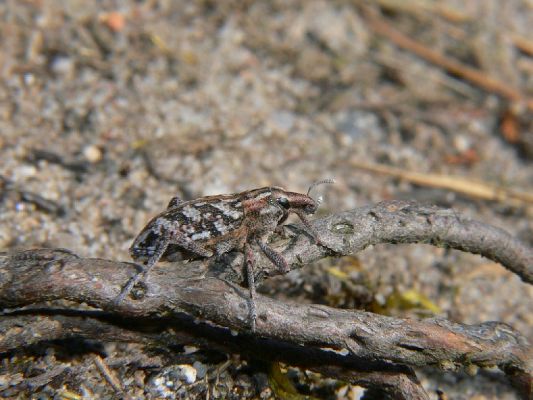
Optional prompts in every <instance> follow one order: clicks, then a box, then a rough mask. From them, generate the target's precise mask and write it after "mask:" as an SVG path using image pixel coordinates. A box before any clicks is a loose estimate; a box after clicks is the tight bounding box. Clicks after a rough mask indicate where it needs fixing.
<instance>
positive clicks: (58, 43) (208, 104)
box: [0, 0, 533, 399]
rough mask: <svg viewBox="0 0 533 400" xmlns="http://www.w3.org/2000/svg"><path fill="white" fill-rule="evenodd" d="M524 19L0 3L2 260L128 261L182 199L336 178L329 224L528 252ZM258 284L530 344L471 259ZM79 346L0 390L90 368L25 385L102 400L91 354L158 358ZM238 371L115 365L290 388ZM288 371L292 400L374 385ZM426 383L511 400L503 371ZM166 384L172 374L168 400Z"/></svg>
mask: <svg viewBox="0 0 533 400" xmlns="http://www.w3.org/2000/svg"><path fill="white" fill-rule="evenodd" d="M531 27H533V2H532V1H531V0H508V1H505V2H501V1H497V0H469V1H456V0H448V1H431V0H378V1H373V2H371V1H362V0H352V1H342V0H338V1H325V0H324V1H314V0H313V1H303V0H299V1H298V0H295V1H289V2H288V1H252V0H247V1H220V2H218V1H208V0H204V1H170V0H166V1H165V0H161V1H157V0H152V1H127V0H116V1H98V2H95V1H84V0H69V1H66V2H61V1H46V0H40V1H38V0H36V1H29V0H27V1H15V0H12V1H2V2H0V46H1V51H0V73H1V83H0V189H1V191H0V249H4V250H9V249H14V248H32V247H64V248H68V249H71V250H73V251H74V252H76V253H78V254H79V255H83V256H90V257H104V258H110V259H120V260H130V258H129V255H128V251H127V249H128V247H129V245H130V243H131V240H132V239H133V238H134V237H135V236H136V234H137V233H138V232H139V231H140V229H141V228H142V227H143V226H144V224H145V223H146V222H147V221H148V220H149V219H150V218H151V217H152V216H154V215H155V214H157V213H158V212H160V211H161V210H163V209H164V208H165V207H166V205H167V203H168V201H169V199H170V198H171V197H172V196H174V195H176V194H177V195H179V196H181V197H182V198H184V199H193V198H196V197H200V196H203V195H210V194H221V193H232V192H237V191H242V190H246V189H251V188H256V187H261V186H266V185H278V186H283V187H285V188H287V189H288V190H292V191H299V192H305V191H306V190H307V188H308V186H309V185H310V184H311V183H312V182H313V181H316V180H319V179H323V178H335V179H336V181H337V184H336V185H333V186H327V187H326V186H323V187H321V188H320V189H319V191H320V193H321V194H323V195H324V198H325V201H324V203H323V205H322V206H321V209H320V212H319V215H320V214H321V215H325V214H330V213H334V212H338V211H342V210H346V209H350V208H354V207H357V206H362V205H366V204H369V203H375V202H378V201H381V200H387V199H414V200H417V201H421V202H425V203H431V204H437V205H441V206H445V207H453V208H454V209H456V210H457V211H458V212H460V213H462V214H464V215H467V216H469V217H471V218H474V219H477V220H479V221H483V222H486V223H490V224H493V225H496V226H498V227H501V228H504V229H505V230H507V231H509V232H511V233H512V234H513V235H515V236H517V237H520V238H521V239H522V240H523V241H525V242H527V243H529V244H530V245H532V244H533V221H532V218H531V216H532V215H533V168H532V159H533V35H532V29H531ZM260 291H261V292H263V293H266V294H268V295H270V296H275V297H278V298H280V299H286V300H289V301H297V302H315V303H321V304H328V305H331V306H335V307H341V308H361V309H367V310H370V311H374V312H380V313H384V314H389V315H396V316H415V317H418V318H419V317H426V316H435V315H438V316H443V317H446V318H449V319H452V320H456V321H460V322H464V323H477V322H482V321H487V320H498V321H503V322H506V323H509V324H511V325H513V326H514V327H515V328H517V329H519V330H521V332H522V333H524V334H525V335H526V336H528V335H529V337H533V312H532V310H533V290H532V288H531V287H528V286H527V285H526V284H524V283H522V282H521V281H520V280H519V279H518V278H517V277H516V276H513V275H512V274H511V273H509V272H507V271H506V270H505V269H504V268H502V267H501V266H500V265H498V264H495V263H493V262H490V261H488V260H486V259H483V258H481V257H479V256H475V255H471V254H466V253H461V252H458V251H450V250H446V249H441V248H436V247H432V246H427V245H422V244H420V245H409V246H393V245H387V246H385V245H380V246H375V247H373V248H370V249H367V250H365V251H363V252H361V253H359V254H357V255H356V256H354V257H349V258H343V259H338V260H324V261H323V262H320V263H319V264H317V265H313V266H308V267H306V268H304V269H302V270H300V271H294V272H292V273H291V274H289V275H288V276H284V277H277V278H274V279H271V280H269V281H268V282H266V283H265V284H264V285H263V287H262V288H261V289H260ZM67 350H68V346H67V348H66V347H64V346H63V347H62V346H50V347H44V348H43V349H41V350H39V351H37V353H36V354H30V355H28V354H27V352H24V353H21V354H18V355H13V356H12V357H11V358H10V357H7V358H5V359H4V363H3V364H2V367H0V372H1V375H0V376H2V377H3V378H2V380H1V382H0V393H4V395H6V393H7V394H13V395H17V393H18V394H19V395H20V394H21V393H24V392H23V391H20V390H19V391H18V392H17V389H16V388H17V386H16V384H10V382H12V381H11V378H13V377H14V376H18V377H20V376H23V377H24V376H27V375H28V374H31V373H32V372H31V371H32V368H33V369H39V368H41V367H42V366H43V365H46V363H47V362H52V363H58V362H68V363H72V364H80V365H84V363H87V365H88V367H87V369H86V374H87V376H91V377H92V380H91V381H90V382H91V383H90V384H87V385H86V386H83V385H82V386H80V383H79V382H77V381H76V379H75V378H73V377H72V376H69V375H68V374H67V375H65V376H60V377H59V378H58V379H57V380H55V381H54V382H52V383H49V384H47V385H44V386H41V387H38V388H35V389H34V391H35V392H37V393H41V394H42V395H43V396H45V397H43V398H46V396H48V395H50V393H52V394H54V393H55V394H57V393H59V395H61V396H63V394H64V393H70V394H69V395H72V396H74V395H76V396H85V397H83V398H91V396H94V397H93V398H97V397H99V396H100V397H102V396H103V397H105V396H106V395H107V396H109V395H110V394H113V388H112V387H110V385H109V384H107V383H106V381H105V379H104V378H102V376H101V375H100V374H99V372H98V369H96V368H95V367H94V365H93V364H92V362H91V355H90V353H91V352H94V351H96V352H100V353H101V354H102V355H103V356H105V357H106V360H108V362H109V363H110V364H112V360H120V359H121V358H120V357H123V356H124V354H125V352H128V353H132V352H134V353H137V354H143V352H144V351H145V350H144V349H143V348H142V347H136V346H135V345H129V347H127V346H124V345H115V344H105V345H101V347H99V348H98V349H97V350H94V349H89V350H87V352H85V353H83V352H82V353H81V354H78V355H76V356H75V357H72V356H70V357H68V356H66V355H65V354H68V351H67ZM182 350H183V349H182ZM179 354H180V353H179V351H178V352H177V353H176V355H174V356H173V357H179ZM195 354H198V357H197V358H195V357H196V356H195ZM13 357H15V360H14V359H13ZM17 357H18V358H17ZM21 359H22V360H24V361H25V362H24V363H21V362H20V360H21ZM226 359H227V358H226V356H225V355H216V356H212V355H211V356H209V354H208V355H207V356H206V353H205V351H203V350H199V351H198V352H196V353H194V352H193V353H192V356H191V355H189V358H187V361H186V362H185V361H183V360H182V362H179V363H178V362H176V361H175V360H176V358H174V361H173V362H169V363H168V365H167V364H165V366H164V367H160V368H159V369H157V368H156V369H152V370H147V369H143V368H142V367H139V365H136V364H135V363H133V364H131V363H130V364H128V363H127V362H124V363H122V364H120V362H119V363H118V364H117V365H120V367H118V366H117V367H116V368H115V373H116V374H118V375H119V377H120V379H121V380H122V381H123V382H125V383H124V387H125V390H126V392H127V393H130V394H131V395H133V396H141V397H140V398H142V396H146V397H147V398H163V397H165V396H168V397H167V398H175V397H176V396H177V397H182V398H183V397H185V398H187V397H190V398H199V397H201V398H206V396H207V397H209V396H211V397H214V398H219V397H224V396H226V397H229V398H258V397H262V398H270V397H273V396H278V397H281V398H283V397H284V396H285V394H284V392H283V391H282V389H280V387H283V385H281V386H280V385H276V384H272V379H274V380H276V379H281V378H279V376H280V374H274V373H272V370H271V369H269V368H270V367H265V366H264V365H256V364H254V363H253V362H250V361H242V360H240V359H239V358H238V357H233V358H231V357H230V358H229V360H230V361H229V362H227V361H226ZM16 360H19V362H16ZM59 360H61V361H59ZM176 364H184V365H189V366H190V367H191V368H193V369H194V370H195V374H196V377H195V380H194V383H193V384H192V385H191V384H189V383H187V379H185V378H183V376H184V375H183V374H181V375H180V373H178V372H176V373H175V374H174V375H172V374H169V373H168V368H170V370H172V368H173V365H176ZM91 366H92V367H91ZM221 366H222V367H223V368H222V367H221ZM165 368H167V369H165ZM184 368H185V367H184ZM276 368H277V366H276ZM162 371H163V372H162ZM165 371H166V372H165ZM172 371H173V370H172ZM179 371H181V370H179ZM269 371H270V372H269ZM280 371H281V376H283V377H288V378H289V381H290V384H291V385H294V386H293V388H296V392H297V393H300V394H308V395H313V396H316V397H318V398H358V396H360V394H361V393H362V392H361V390H360V389H359V388H356V387H352V386H350V385H346V384H343V383H342V382H333V381H331V380H327V381H325V380H323V379H321V378H320V377H318V376H315V375H313V374H306V373H303V372H302V371H299V370H296V369H292V368H289V369H288V370H287V369H285V367H283V369H282V370H279V371H278V372H280ZM34 372H35V371H34ZM17 374H19V375H17ZM20 374H21V375H20ZM419 374H420V375H419V376H420V378H421V380H422V382H423V383H424V386H425V387H426V388H427V389H428V390H429V391H431V393H432V396H435V397H434V398H436V394H435V390H436V389H437V388H441V389H443V390H444V391H445V392H446V393H448V394H449V395H450V398H454V399H463V398H464V399H470V398H476V399H514V398H516V395H515V393H514V391H513V390H512V389H511V388H510V386H509V385H508V383H507V381H506V380H505V379H503V378H501V377H500V376H499V375H498V374H496V373H495V374H488V373H483V374H479V375H477V376H476V377H469V376H466V375H464V374H461V373H456V374H452V373H443V372H442V371H437V370H423V371H419ZM276 377H278V378H276ZM215 378H216V379H217V380H216V382H215ZM78 379H79V377H78ZM158 379H159V380H158ZM165 379H166V380H167V381H168V380H172V379H174V381H173V382H174V383H173V385H174V390H173V391H170V392H169V393H167V392H165V391H164V390H163V389H161V387H160V386H161V385H163V384H161V382H167V381H166V380H165ZM76 382H77V383H76ZM128 382H129V383H128ZM126 383H128V384H126ZM158 385H159V386H158ZM163 386H164V385H163ZM167 386H168V385H167ZM9 387H10V388H11V389H10V390H11V392H1V391H2V390H6V388H9ZM287 390H288V389H287ZM87 393H89V395H88V394H87ZM65 396H66V395H65ZM87 396H89V397H87ZM172 396H174V397H172ZM295 396H299V394H295ZM475 396H477V397H475ZM79 398H82V397H79ZM302 398H303V397H302Z"/></svg>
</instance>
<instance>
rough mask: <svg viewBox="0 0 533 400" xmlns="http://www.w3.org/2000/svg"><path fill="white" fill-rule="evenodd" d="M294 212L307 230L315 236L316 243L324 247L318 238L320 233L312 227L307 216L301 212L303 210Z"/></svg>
mask: <svg viewBox="0 0 533 400" xmlns="http://www.w3.org/2000/svg"><path fill="white" fill-rule="evenodd" d="M293 212H294V213H295V214H296V215H297V216H298V217H299V218H300V220H301V221H302V223H303V224H304V226H305V227H306V228H307V231H308V232H309V233H310V234H311V236H313V239H315V243H316V244H318V245H322V241H321V240H320V237H319V236H318V232H317V231H316V229H315V228H313V226H312V225H311V223H310V222H309V220H308V219H307V216H306V215H305V214H304V213H303V212H302V211H301V210H298V209H296V210H293Z"/></svg>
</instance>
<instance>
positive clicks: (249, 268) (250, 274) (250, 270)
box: [244, 243, 257, 332]
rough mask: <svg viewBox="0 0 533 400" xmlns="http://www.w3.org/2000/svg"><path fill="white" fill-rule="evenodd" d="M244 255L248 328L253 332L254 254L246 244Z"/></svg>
mask: <svg viewBox="0 0 533 400" xmlns="http://www.w3.org/2000/svg"><path fill="white" fill-rule="evenodd" d="M244 255H245V261H244V262H245V264H246V275H247V278H248V290H249V291H250V328H251V330H252V332H255V322H256V319H257V310H256V308H255V277H254V267H253V264H254V254H253V251H252V246H250V244H248V243H246V244H245V245H244Z"/></svg>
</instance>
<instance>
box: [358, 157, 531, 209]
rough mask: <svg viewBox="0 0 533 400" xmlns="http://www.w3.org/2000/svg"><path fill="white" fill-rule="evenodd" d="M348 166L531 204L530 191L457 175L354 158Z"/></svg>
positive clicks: (516, 203) (520, 204)
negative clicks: (414, 169) (426, 171)
mask: <svg viewBox="0 0 533 400" xmlns="http://www.w3.org/2000/svg"><path fill="white" fill-rule="evenodd" d="M350 166H352V167H354V168H359V169H363V170H366V171H370V172H376V173H379V174H384V175H389V176H394V177H396V178H400V179H403V180H406V181H408V182H412V183H415V184H417V185H423V186H429V187H434V188H440V189H447V190H451V191H454V192H456V193H461V194H464V195H466V196H470V197H474V198H478V199H482V200H490V201H499V202H503V203H507V204H509V205H512V206H515V207H523V206H532V205H533V193H531V192H525V191H522V192H520V191H517V190H512V189H507V188H504V187H498V186H494V185H489V184H486V183H483V182H477V181H473V180H471V179H466V178H462V177H459V176H452V175H440V174H431V173H430V174H426V173H421V172H414V171H405V170H402V169H400V168H394V167H391V166H389V165H384V164H372V163H366V162H363V161H359V160H355V159H354V160H350Z"/></svg>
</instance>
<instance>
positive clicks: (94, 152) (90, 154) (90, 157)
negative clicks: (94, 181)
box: [83, 145, 102, 164]
mask: <svg viewBox="0 0 533 400" xmlns="http://www.w3.org/2000/svg"><path fill="white" fill-rule="evenodd" d="M83 156H84V157H85V158H86V159H87V161H89V162H90V163H93V164H95V163H97V162H99V161H100V160H101V159H102V151H101V150H100V149H99V148H98V147H97V146H94V145H92V146H87V147H85V148H84V149H83Z"/></svg>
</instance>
